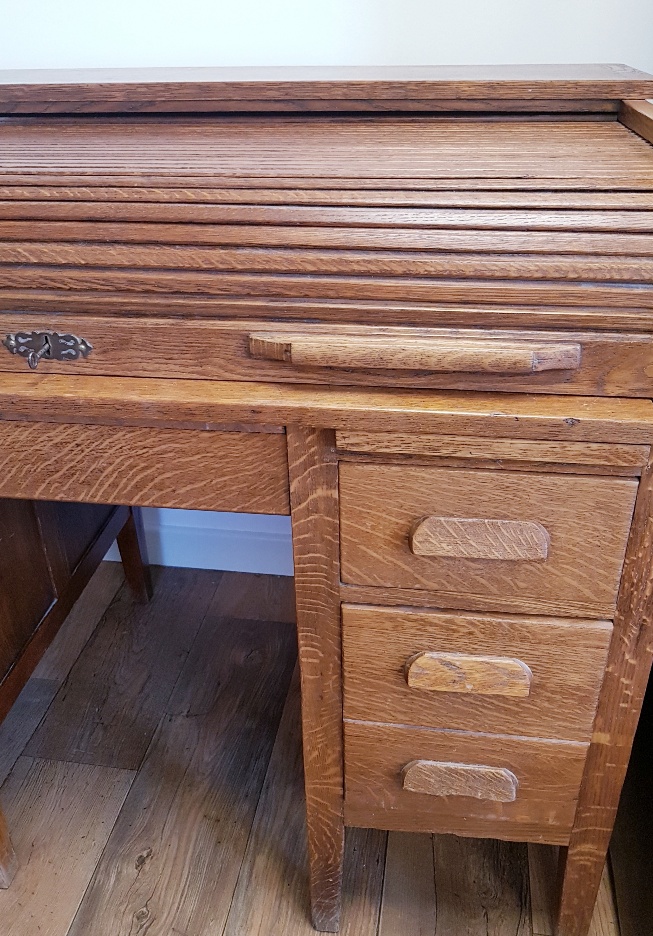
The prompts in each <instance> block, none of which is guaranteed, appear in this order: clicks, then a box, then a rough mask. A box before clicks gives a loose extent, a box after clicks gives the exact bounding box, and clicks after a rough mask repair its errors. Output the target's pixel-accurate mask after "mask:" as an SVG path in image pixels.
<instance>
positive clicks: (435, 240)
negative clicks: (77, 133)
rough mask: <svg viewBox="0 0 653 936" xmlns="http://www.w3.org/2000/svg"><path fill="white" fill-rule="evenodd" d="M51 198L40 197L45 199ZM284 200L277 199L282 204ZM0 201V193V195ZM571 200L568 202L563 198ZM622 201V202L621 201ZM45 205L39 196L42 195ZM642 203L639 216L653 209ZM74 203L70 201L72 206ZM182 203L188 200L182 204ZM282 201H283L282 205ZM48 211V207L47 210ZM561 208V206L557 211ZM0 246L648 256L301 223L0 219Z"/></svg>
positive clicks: (626, 240) (550, 237) (557, 235)
mask: <svg viewBox="0 0 653 936" xmlns="http://www.w3.org/2000/svg"><path fill="white" fill-rule="evenodd" d="M49 191H50V190H44V192H49ZM131 191H133V193H134V197H133V198H131V199H129V198H128V195H129V194H130V190H126V192H125V198H124V199H123V200H124V201H125V202H128V201H129V202H132V203H133V202H134V201H137V198H136V196H137V194H138V193H139V192H140V191H141V190H140V189H133V190H131ZM355 194H356V193H355V192H346V193H345V194H344V195H343V199H342V200H343V203H352V202H354V199H353V198H352V196H353V195H355ZM285 195H286V193H285V192H281V193H280V199H279V200H280V201H282V198H281V196H285ZM0 197H2V190H1V189H0ZM570 197H571V196H570ZM623 197H624V198H625V195H624V196H623ZM44 198H45V195H44ZM650 198H651V204H650V205H649V204H646V203H643V204H641V205H639V206H638V207H640V208H642V209H643V210H646V209H648V208H650V207H652V206H653V194H651V196H650ZM72 200H73V201H76V199H72ZM188 200H189V201H190V200H191V199H188ZM285 201H286V202H288V201H290V198H289V197H286V198H285ZM47 203H48V206H49V207H51V208H52V211H53V213H55V214H56V213H59V209H58V208H57V207H56V206H57V204H60V200H58V199H57V196H56V192H53V193H52V195H51V196H50V197H49V198H48V199H47ZM50 203H52V204H50ZM559 207H562V206H559ZM0 238H2V240H3V241H6V242H9V243H13V242H15V241H25V242H28V243H29V242H32V241H42V242H47V243H51V244H52V243H58V242H60V241H61V242H64V243H65V242H69V243H73V242H78V241H84V242H86V243H88V244H95V243H100V244H153V243H156V244H174V245H176V246H179V247H183V246H189V245H198V246H204V247H216V246H225V247H226V246H235V247H237V246H241V247H242V246H245V247H303V248H329V249H334V248H341V249H353V250H393V251H411V250H412V251H415V250H429V251H439V252H456V251H458V252H460V253H462V254H469V253H474V254H477V255H479V256H482V255H483V254H488V253H490V254H499V255H500V254H518V255H520V254H528V255H529V256H531V257H535V259H537V258H538V257H539V256H540V255H547V254H556V255H558V256H567V255H570V254H571V255H574V256H576V257H579V256H580V257H583V256H585V255H592V254H596V255H599V256H604V257H613V256H627V257H650V256H653V236H652V235H650V234H630V233H625V234H624V233H605V232H587V233H586V232H578V231H573V232H570V231H532V230H529V231H511V230H503V229H502V230H493V231H487V230H477V229H469V230H457V229H446V230H438V229H431V228H425V227H421V228H420V227H401V226H398V225H397V226H387V227H377V228H373V227H353V226H350V227H344V226H333V227H327V226H326V225H325V226H318V225H312V224H309V223H302V224H297V225H291V224H249V223H248V224H211V223H205V224H189V223H185V222H178V223H175V222H172V223H165V222H164V223H159V222H155V221H151V222H142V223H141V222H138V221H125V222H122V221H84V220H78V221H75V220H70V221H57V220H32V221H25V220H14V221H12V220H6V219H4V218H2V219H0Z"/></svg>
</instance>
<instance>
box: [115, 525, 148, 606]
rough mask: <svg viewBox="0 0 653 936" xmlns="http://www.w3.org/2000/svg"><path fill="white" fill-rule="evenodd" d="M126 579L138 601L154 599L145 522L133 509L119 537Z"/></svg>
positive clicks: (144, 601) (143, 601)
mask: <svg viewBox="0 0 653 936" xmlns="http://www.w3.org/2000/svg"><path fill="white" fill-rule="evenodd" d="M117 542H118V549H119V551H120V558H121V559H122V564H123V567H124V569H125V578H126V579H127V582H128V584H129V587H130V588H131V590H132V591H133V592H134V596H135V597H136V599H137V600H138V601H140V602H142V603H143V604H147V602H148V601H149V600H150V598H151V597H152V576H151V575H150V566H149V562H148V558H147V547H146V545H145V533H144V531H143V521H142V517H141V512H140V510H139V509H138V508H136V507H132V508H131V509H130V511H129V518H128V519H127V522H126V523H125V525H124V527H123V528H122V530H121V531H120V533H119V534H118V537H117Z"/></svg>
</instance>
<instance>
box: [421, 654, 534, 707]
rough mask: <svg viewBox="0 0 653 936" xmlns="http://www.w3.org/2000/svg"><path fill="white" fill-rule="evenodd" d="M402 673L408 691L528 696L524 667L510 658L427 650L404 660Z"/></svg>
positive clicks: (528, 673)
mask: <svg viewBox="0 0 653 936" xmlns="http://www.w3.org/2000/svg"><path fill="white" fill-rule="evenodd" d="M405 671H406V682H407V683H408V685H409V686H410V687H411V689H426V690H428V691H430V692H470V693H474V694H476V695H500V696H511V697H513V698H522V699H523V698H525V697H526V696H528V695H529V694H530V691H531V680H532V678H533V674H532V673H531V671H530V669H529V668H528V666H526V664H525V663H522V661H521V660H516V659H513V658H512V657H498V656H472V655H467V654H466V653H434V652H430V651H425V652H423V653H416V654H415V655H414V656H412V657H411V658H410V659H409V660H407V661H406V667H405Z"/></svg>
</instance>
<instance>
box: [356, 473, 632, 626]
mask: <svg viewBox="0 0 653 936" xmlns="http://www.w3.org/2000/svg"><path fill="white" fill-rule="evenodd" d="M636 493H637V484H636V482H634V481H631V480H627V479H617V478H589V477H588V478H583V477H578V476H572V475H559V476H557V477H556V476H555V475H536V474H518V473H517V472H508V471H504V472H497V471H481V470H468V469H463V468H460V469H451V468H427V467H412V466H410V467H407V466H403V465H402V466H397V465H376V464H374V465H372V464H351V463H348V462H344V463H342V464H341V465H340V510H341V531H340V539H341V550H342V580H343V582H346V583H350V584H353V585H368V586H388V587H404V588H419V589H424V590H426V591H429V592H430V593H431V594H432V595H433V600H434V601H435V602H437V605H439V606H442V604H443V602H446V601H448V596H449V595H450V594H451V595H457V596H462V595H465V596H467V595H469V596H471V597H473V596H477V595H478V596H482V597H486V598H488V597H492V598H494V599H495V600H497V601H501V600H502V599H503V598H504V597H505V598H507V599H510V600H512V602H513V606H514V605H515V604H519V603H521V610H522V611H523V612H525V613H531V612H532V610H533V605H532V603H531V602H532V601H533V600H535V601H538V600H539V599H542V598H547V597H548V596H549V594H550V593H551V592H552V591H553V592H554V593H555V596H556V599H557V601H558V602H564V603H565V604H566V607H567V612H568V613H569V614H571V615H573V616H581V617H582V616H588V615H589V616H597V617H599V616H606V615H607V616H611V615H612V613H613V611H614V607H615V602H616V598H617V589H618V585H619V579H620V575H621V568H622V564H623V557H624V554H625V551H626V543H627V539H628V532H629V529H630V521H631V517H632V511H633V506H634V502H635V495H636ZM440 513H442V514H446V515H448V516H451V515H452V514H453V515H454V516H457V517H469V518H476V517H479V516H483V518H484V519H496V520H504V519H510V520H514V521H519V520H526V521H528V522H537V523H539V524H541V525H542V526H543V527H544V528H545V530H546V531H547V532H548V534H549V537H550V549H549V555H548V558H547V559H546V560H543V561H539V562H534V561H521V562H515V561H513V560H506V559H491V560H489V559H474V558H471V559H466V558H447V557H445V558H439V557H431V556H428V557H427V556H417V555H414V554H413V553H411V551H410V548H409V535H410V532H411V530H412V528H413V525H414V524H415V522H416V521H418V520H419V519H420V518H422V517H424V516H437V515H438V514H440ZM437 605H436V606H437Z"/></svg>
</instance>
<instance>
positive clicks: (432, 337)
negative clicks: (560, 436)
mask: <svg viewBox="0 0 653 936" xmlns="http://www.w3.org/2000/svg"><path fill="white" fill-rule="evenodd" d="M1 299H2V297H0V302H1ZM26 302H28V303H30V304H31V302H32V300H31V297H30V298H27V299H26ZM189 311H190V310H189ZM216 311H217V310H214V312H216ZM233 311H234V309H233V307H232V309H231V313H232V314H233ZM252 311H257V312H262V311H264V310H260V309H257V310H252ZM267 311H268V314H270V315H272V314H273V313H275V312H277V311H280V310H277V309H275V308H270V309H268V310H267ZM289 311H292V310H288V309H286V313H288V312H289ZM348 311H349V314H350V315H351V314H352V312H353V311H354V310H352V309H351V308H349V310H348ZM376 311H377V310H374V314H376ZM296 312H305V313H306V315H310V316H311V317H313V316H320V317H322V318H323V319H324V321H323V322H321V323H314V324H312V325H311V326H310V327H309V326H306V325H305V326H304V327H303V333H304V334H305V335H306V336H307V339H310V343H311V346H313V345H315V347H318V346H320V344H321V342H323V341H325V340H327V339H328V340H329V341H330V343H331V344H338V345H342V346H346V347H347V349H348V351H350V350H351V349H350V347H349V346H350V344H351V342H352V341H356V342H358V343H359V344H360V345H361V346H363V351H364V352H366V353H367V354H368V363H371V362H373V361H376V362H377V364H375V366H366V367H362V366H357V367H355V368H345V369H340V370H339V369H338V368H328V369H325V367H324V366H323V365H324V364H325V363H326V358H325V357H323V358H322V359H321V361H320V364H319V365H318V364H316V365H315V366H306V365H301V366H300V365H298V364H296V363H292V362H289V361H283V360H270V359H268V358H262V357H253V356H252V355H251V354H250V353H249V351H248V335H249V334H250V333H251V332H250V329H249V328H248V325H247V323H245V322H238V321H237V320H233V319H232V320H231V321H204V322H198V321H196V320H191V321H188V322H187V323H186V324H185V325H184V341H183V343H181V344H180V343H179V325H178V320H175V319H171V318H157V317H155V316H150V317H148V318H144V317H142V316H140V317H138V316H135V317H132V316H130V317H126V316H125V315H124V314H120V313H119V312H118V311H116V314H115V315H114V316H112V317H108V316H107V317H100V316H97V315H91V314H85V315H79V314H77V315H72V314H71V313H70V311H69V310H68V311H67V312H64V313H63V314H61V312H59V311H58V310H56V311H55V310H54V309H52V308H51V310H50V312H49V314H47V315H35V314H33V313H32V314H27V313H24V312H21V313H20V314H18V313H16V312H15V311H13V312H8V313H4V314H3V313H0V336H2V337H4V335H8V334H14V333H15V332H17V331H51V330H53V329H54V330H58V331H59V332H60V333H66V334H74V335H80V336H82V337H83V338H84V339H85V340H87V341H89V342H90V343H91V344H92V345H93V352H92V354H90V355H89V357H88V358H86V359H84V360H79V361H76V362H75V363H74V364H71V363H70V362H56V361H44V362H42V363H41V365H40V369H41V371H42V372H43V373H48V374H52V373H57V374H62V375H68V376H75V375H76V374H78V373H79V374H82V375H84V376H87V375H98V376H102V375H106V376H118V377H119V376H127V377H129V376H134V377H175V378H182V379H188V378H193V379H210V380H216V379H217V380H270V381H273V382H275V383H315V384H325V383H327V384H330V385H331V384H333V385H344V384H350V385H351V384H353V385H369V386H398V387H407V388H412V389H413V390H417V389H419V388H425V387H433V388H437V387H451V388H459V389H478V390H483V391H485V392H487V391H488V390H493V389H496V390H502V391H503V390H505V391H510V390H518V391H521V390H526V391H528V392H534V393H547V392H549V393H550V392H556V393H562V394H565V395H570V394H575V393H576V394H581V395H585V394H595V393H596V394H599V395H601V396H603V395H605V396H643V397H650V396H651V395H653V377H652V374H653V342H652V341H651V338H650V337H649V336H642V335H637V334H628V333H625V334H618V333H615V332H608V333H605V332H604V333H600V332H587V331H586V332H572V333H571V334H570V335H569V339H570V341H568V342H565V341H564V335H563V333H561V332H556V331H554V330H551V329H550V330H546V331H542V330H539V331H537V330H533V329H530V330H521V331H520V330H518V329H503V330H502V329H499V328H489V327H487V325H484V326H483V327H482V328H477V329H476V330H473V329H471V328H464V329H461V328H441V329H438V328H425V327H423V326H419V325H417V324H416V325H414V326H413V327H400V326H397V325H395V326H390V327H388V326H384V327H381V326H370V325H367V326H365V325H358V326H356V325H351V324H349V325H347V324H342V323H340V322H333V323H331V324H329V323H328V322H327V321H326V319H327V318H331V317H333V318H336V317H341V315H342V313H341V312H340V311H339V310H337V309H333V308H328V309H318V310H316V309H312V308H306V307H305V306H304V304H302V307H301V309H298V310H296ZM387 312H388V310H386V313H387ZM422 312H423V313H424V314H425V315H427V314H428V312H427V310H420V312H419V314H422ZM280 314H283V313H282V312H281V311H280ZM370 314H372V310H367V309H364V308H362V307H361V308H360V309H359V315H360V317H365V316H366V315H370ZM496 314H497V315H500V314H508V312H507V310H506V309H505V308H504V309H503V310H496ZM397 315H399V313H398V312H397ZM417 317H419V315H418V316H417ZM253 324H255V325H256V327H257V328H259V329H266V331H258V332H256V333H253V334H259V335H265V336H266V337H265V339H264V340H265V343H266V347H268V350H269V347H270V342H272V337H267V336H268V335H269V336H272V335H273V334H275V333H276V337H277V339H279V340H278V341H274V342H272V346H273V348H279V349H281V350H279V351H278V354H279V355H283V348H284V347H286V344H287V342H286V341H285V338H286V333H287V334H288V335H291V334H292V328H293V326H292V324H277V325H276V327H275V333H273V332H272V331H268V329H270V324H271V323H268V324H267V325H266V322H265V320H259V321H256V322H254V323H253ZM572 338H573V341H572V340H571V339H572ZM466 342H469V343H473V344H474V346H475V347H476V348H478V353H477V355H476V361H475V366H476V365H478V367H479V368H480V371H479V372H476V373H473V372H469V373H464V372H461V371H456V370H449V371H448V372H437V371H434V370H424V369H417V368H418V365H419V364H420V361H419V360H418V359H417V358H416V355H415V353H414V351H411V350H410V349H412V348H413V347H414V346H415V345H419V346H423V347H426V348H427V350H428V349H430V348H431V347H432V346H441V345H442V344H444V345H446V346H447V347H451V345H452V344H456V343H458V344H460V345H463V344H464V343H466ZM547 343H548V345H547V346H549V347H551V348H552V349H553V348H555V349H557V348H558V347H570V346H571V345H574V347H575V346H576V345H578V346H579V348H580V349H581V350H580V364H579V367H578V368H577V369H575V370H566V371H557V370H543V371H542V370H540V371H531V372H529V373H527V374H522V375H520V374H514V373H513V374H508V373H503V374H501V373H494V374H493V373H488V371H487V368H484V369H483V368H481V363H482V361H483V360H484V357H483V354H484V349H488V353H490V354H494V350H495V349H498V351H501V350H502V349H503V350H505V347H506V346H508V345H511V346H514V347H515V348H517V347H518V346H520V348H521V346H522V345H523V346H524V348H526V347H527V346H537V347H540V348H543V347H545V345H546V344H547ZM370 345H371V346H377V347H379V348H383V351H382V352H378V353H376V354H375V355H374V356H372V355H371V354H370V349H369V346H370ZM215 347H219V353H214V351H213V349H214V348H215ZM0 352H1V353H0V371H6V372H11V373H18V374H22V375H25V374H26V373H27V372H28V367H27V364H26V361H25V360H24V359H23V358H21V357H19V356H17V355H13V354H9V353H7V352H6V351H5V349H3V348H0ZM274 353H275V354H276V353H277V352H276V351H275V352H274ZM429 353H430V351H429ZM456 353H458V352H456ZM519 353H520V354H522V351H521V350H519ZM381 357H384V358H385V363H386V364H392V366H393V367H394V369H392V368H391V369H390V370H387V369H380V368H379V366H378V363H379V362H380V360H381ZM400 359H403V360H404V363H405V364H406V365H408V366H410V367H411V369H410V370H406V371H405V370H398V369H396V367H395V364H396V363H400Z"/></svg>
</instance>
